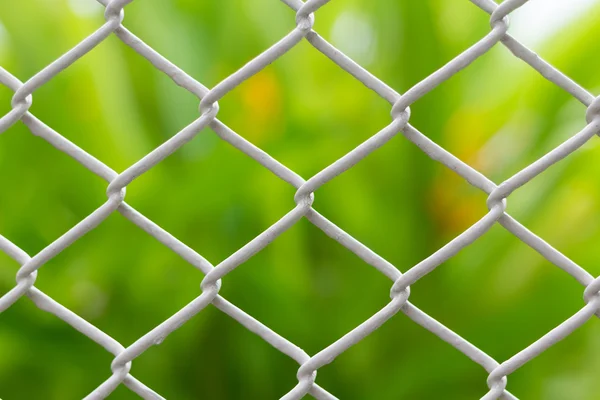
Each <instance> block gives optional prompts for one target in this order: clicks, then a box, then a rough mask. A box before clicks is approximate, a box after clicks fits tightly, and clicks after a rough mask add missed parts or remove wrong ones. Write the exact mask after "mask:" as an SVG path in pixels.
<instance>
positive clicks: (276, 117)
mask: <svg viewBox="0 0 600 400" xmlns="http://www.w3.org/2000/svg"><path fill="white" fill-rule="evenodd" d="M240 98H241V112H240V113H239V114H238V117H237V118H236V122H239V124H238V126H242V127H243V128H242V130H241V131H240V134H242V136H244V137H246V138H247V139H248V140H250V141H251V142H252V143H254V144H256V145H260V144H261V143H265V142H266V141H268V140H272V139H273V138H275V137H278V136H279V135H281V114H282V99H281V85H280V82H279V81H278V79H277V76H276V75H275V73H274V72H273V71H272V70H271V69H269V68H267V69H265V70H263V71H261V72H259V73H258V74H256V75H255V76H253V77H252V78H251V79H249V80H248V81H246V82H245V83H244V84H243V85H242V86H240Z"/></svg>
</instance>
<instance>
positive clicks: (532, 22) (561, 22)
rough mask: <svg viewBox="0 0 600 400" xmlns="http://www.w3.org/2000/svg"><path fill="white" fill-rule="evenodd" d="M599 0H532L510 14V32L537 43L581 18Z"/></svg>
mask: <svg viewBox="0 0 600 400" xmlns="http://www.w3.org/2000/svg"><path fill="white" fill-rule="evenodd" d="M598 4H599V2H598V0H530V1H529V2H528V3H526V4H525V5H523V6H522V7H521V8H519V9H518V10H516V11H514V12H513V13H512V14H511V16H510V20H511V23H510V30H509V31H510V33H511V35H513V36H514V37H515V38H517V39H519V40H522V41H523V42H524V44H526V45H535V44H538V43H540V42H543V41H544V39H547V38H548V37H550V36H552V35H553V34H555V33H556V32H558V31H560V30H561V29H562V28H564V27H565V26H567V25H568V24H570V23H572V22H574V21H575V20H577V19H578V18H581V17H582V16H583V14H585V13H586V12H587V11H588V10H589V9H590V8H591V7H592V6H594V5H596V6H597V5H598Z"/></svg>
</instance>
